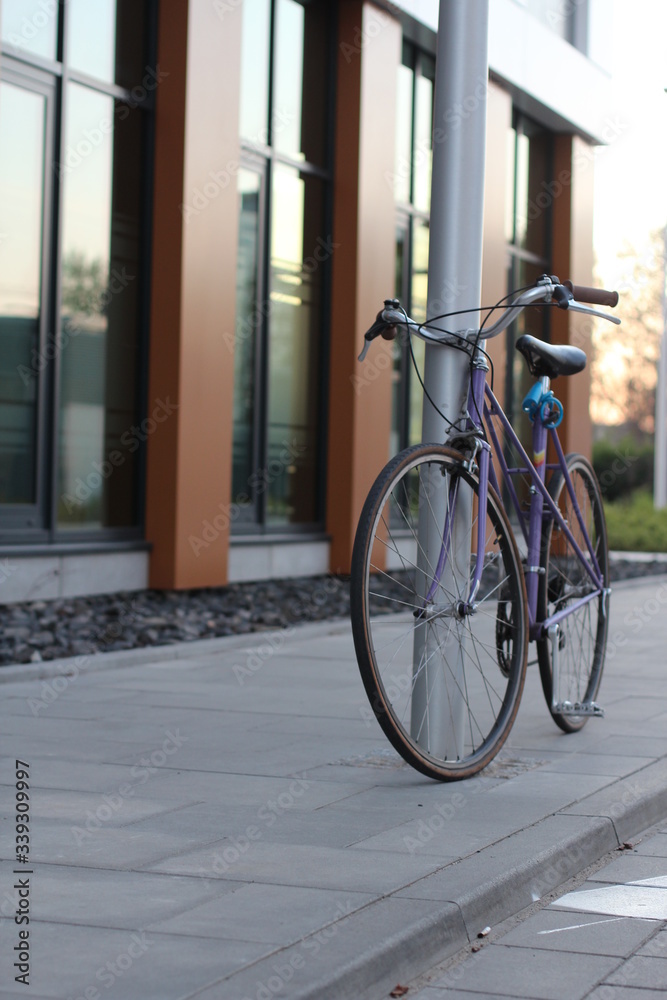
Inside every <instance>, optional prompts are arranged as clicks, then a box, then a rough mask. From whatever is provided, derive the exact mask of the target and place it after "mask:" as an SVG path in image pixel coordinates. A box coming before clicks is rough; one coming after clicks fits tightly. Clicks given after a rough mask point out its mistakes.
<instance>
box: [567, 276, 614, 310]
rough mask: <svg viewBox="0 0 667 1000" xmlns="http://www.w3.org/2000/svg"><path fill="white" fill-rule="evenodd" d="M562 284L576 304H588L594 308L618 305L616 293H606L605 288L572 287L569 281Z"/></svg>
mask: <svg viewBox="0 0 667 1000" xmlns="http://www.w3.org/2000/svg"><path fill="white" fill-rule="evenodd" d="M563 284H564V285H565V287H566V288H569V289H570V291H571V292H572V294H573V295H574V297H575V299H576V300H577V302H588V303H589V304H590V305H594V306H611V307H612V309H613V307H614V306H615V305H617V304H618V292H608V291H607V290H606V288H587V287H586V286H585V285H573V284H572V282H571V281H564V282H563Z"/></svg>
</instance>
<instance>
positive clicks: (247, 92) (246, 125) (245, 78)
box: [239, 0, 271, 144]
mask: <svg viewBox="0 0 667 1000" xmlns="http://www.w3.org/2000/svg"><path fill="white" fill-rule="evenodd" d="M270 32H271V4H270V0H243V33H242V36H241V39H242V41H241V46H242V47H241V108H240V125H239V129H240V132H241V135H242V136H243V138H244V139H249V140H250V141H251V142H261V143H264V144H266V143H267V142H268V141H269V132H268V119H269V110H268V109H269V85H268V82H269V37H270Z"/></svg>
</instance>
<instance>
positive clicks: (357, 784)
mask: <svg viewBox="0 0 667 1000" xmlns="http://www.w3.org/2000/svg"><path fill="white" fill-rule="evenodd" d="M660 585H661V581H660V580H658V579H657V578H651V579H650V580H646V581H633V582H632V583H627V584H624V585H622V586H619V587H616V588H615V592H614V595H613V598H612V612H611V613H612V634H614V632H615V631H616V632H618V633H619V634H621V633H622V634H623V635H624V637H625V638H626V639H627V642H626V643H625V644H620V645H619V644H618V643H617V648H615V650H614V655H612V656H611V657H610V658H609V662H608V664H607V667H606V669H605V676H604V679H603V686H602V693H601V700H602V702H603V703H604V704H606V706H607V708H608V712H607V717H606V718H605V719H604V720H590V722H589V724H588V725H587V726H586V727H585V728H584V729H583V730H582V731H581V732H580V733H578V734H573V735H570V736H566V735H565V734H563V733H561V732H560V730H558V729H557V727H556V726H555V725H554V724H553V722H552V721H551V719H550V717H549V715H548V711H547V709H546V706H545V703H544V699H543V696H542V692H541V686H540V682H539V676H538V673H537V670H536V668H535V667H531V668H530V669H529V676H528V678H527V681H526V689H525V694H524V699H523V703H522V705H521V708H520V711H519V715H518V718H517V722H516V724H515V727H514V729H513V731H512V733H511V734H510V737H509V740H508V742H507V744H506V746H505V748H504V749H503V751H502V752H501V754H500V755H499V757H498V758H497V759H496V760H495V761H494V762H493V763H492V764H491V765H490V766H489V767H488V768H487V769H486V771H485V772H484V773H483V774H481V775H479V776H478V777H476V778H473V779H470V780H468V781H464V782H457V783H453V784H448V785H442V784H439V783H437V782H432V781H430V780H429V779H427V778H425V777H424V776H423V775H420V774H418V773H417V772H415V771H413V770H412V769H411V768H410V767H409V766H408V765H406V764H405V763H404V762H403V761H402V760H401V759H400V758H399V757H398V755H397V754H396V753H395V751H394V750H393V749H392V748H391V747H390V746H389V745H388V744H387V742H386V740H385V739H384V736H383V735H382V733H381V731H380V730H379V727H378V726H377V725H376V723H375V721H374V720H372V719H370V720H369V718H368V704H367V701H366V697H365V694H364V691H363V687H362V684H361V681H360V679H359V675H358V671H357V668H356V664H355V660H354V654H353V646H352V642H351V637H350V629H349V625H348V624H347V623H346V622H340V621H339V622H325V623H320V624H318V625H315V626H313V625H307V626H303V627H299V628H294V629H290V630H289V632H288V633H284V634H281V641H280V643H279V645H278V646H277V647H276V648H277V652H275V653H272V652H271V651H270V647H269V646H267V645H266V643H267V640H266V638H265V637H259V636H257V635H254V636H253V635H250V636H236V637H231V638H230V639H228V640H219V639H217V640H210V641H209V642H196V643H188V644H182V645H181V646H171V647H158V648H156V649H149V650H138V651H134V650H131V651H125V652H123V653H119V654H114V653H110V654H103V655H100V656H96V657H89V658H88V659H87V662H86V664H85V665H82V664H78V665H77V664H76V663H75V662H73V661H71V660H70V661H64V662H53V663H50V664H49V663H42V664H35V665H26V666H25V667H15V668H14V667H11V668H2V669H0V685H1V686H0V690H1V691H2V694H3V699H2V702H1V703H0V714H1V715H2V718H3V721H4V722H6V725H5V726H4V728H3V732H2V736H0V751H2V753H4V754H5V757H4V759H3V761H2V763H0V818H1V819H2V827H1V829H2V832H3V836H4V838H5V839H4V841H2V845H1V846H2V849H1V850H0V921H2V928H1V929H2V932H3V933H2V935H1V936H0V941H3V942H5V943H4V944H3V945H2V946H1V947H0V990H4V992H3V996H5V995H6V996H8V997H9V996H11V994H12V992H13V993H17V987H16V985H15V981H14V978H13V976H12V974H11V961H10V959H11V941H12V935H13V934H14V933H15V929H16V925H14V923H13V920H12V914H13V912H14V911H13V909H12V907H14V908H15V907H16V901H17V897H16V895H15V891H14V888H13V883H14V879H15V878H16V877H17V876H16V875H15V874H14V865H15V861H14V851H13V844H14V841H13V836H12V833H13V826H12V824H13V823H14V820H13V817H14V816H15V811H14V808H13V803H14V791H15V789H14V775H13V762H14V760H15V759H16V758H19V759H21V760H25V761H28V762H29V764H30V783H31V789H30V796H31V802H30V805H31V814H32V816H33V820H32V827H31V838H32V839H31V852H30V857H31V859H33V862H34V863H33V864H32V866H31V869H30V880H31V883H30V884H31V905H33V906H34V911H33V913H32V920H31V925H30V928H31V948H32V949H33V950H32V952H31V955H32V956H33V957H32V958H31V968H32V971H33V976H32V978H31V984H30V995H31V996H35V997H44V998H47V997H48V998H53V997H58V998H59V1000H62V998H63V997H65V998H66V997H69V996H72V997H78V996H82V995H84V994H85V990H86V989H87V988H88V989H92V988H97V989H98V990H100V992H101V995H106V988H105V986H108V983H107V984H105V983H104V982H102V978H101V977H104V976H105V975H107V974H109V975H111V973H109V970H108V969H107V968H106V963H109V962H110V963H112V964H113V963H114V962H115V961H116V960H117V958H118V956H123V955H127V956H129V957H127V958H124V959H122V963H126V962H128V961H130V959H131V961H130V965H128V967H127V970H122V971H123V975H122V976H120V975H116V974H115V973H113V975H114V979H113V980H112V981H111V985H113V996H114V997H119V998H124V997H132V998H133V1000H134V998H136V997H142V998H148V1000H151V998H153V997H156V998H157V997H159V998H160V1000H171V998H172V997H173V998H174V1000H189V998H194V997H201V998H202V1000H255V998H256V997H257V996H262V995H264V996H266V993H267V991H269V993H270V994H271V995H272V996H273V995H275V996H278V997H280V996H285V997H287V996H289V998H290V1000H321V998H322V997H326V998H327V1000H350V998H352V997H354V998H355V1000H379V998H380V997H385V996H386V995H387V993H388V992H389V990H390V989H391V988H392V987H393V986H394V985H396V983H398V982H404V981H406V980H407V979H409V978H410V977H414V976H416V975H418V974H419V973H420V972H422V971H423V970H424V969H426V968H428V967H429V966H430V965H431V964H433V963H435V962H439V961H442V960H443V959H444V958H446V957H447V956H450V955H454V954H455V953H456V952H457V951H458V950H459V949H460V948H461V947H462V946H463V945H465V944H466V943H468V942H469V941H470V940H472V939H474V937H475V935H476V934H477V933H478V931H479V930H480V929H481V928H483V927H484V926H486V925H489V924H490V925H492V926H495V925H496V924H498V923H499V922H500V921H502V920H504V919H505V918H507V917H508V916H510V915H511V914H515V913H517V912H519V911H521V910H522V909H523V908H524V907H527V906H529V905H532V904H533V903H534V901H535V900H539V899H541V898H543V897H544V896H545V894H546V893H548V892H551V891H552V890H553V889H554V888H556V887H557V886H559V885H561V884H562V883H563V882H564V881H566V880H567V879H568V878H570V877H571V876H572V875H574V874H577V873H578V872H580V871H581V870H582V869H583V868H584V867H585V866H586V865H588V864H591V863H593V862H595V861H597V860H598V859H599V858H600V857H602V856H603V855H604V854H605V853H606V852H608V851H610V850H612V849H614V848H616V847H617V846H618V845H619V844H620V843H622V842H623V841H626V840H629V839H631V838H632V836H633V835H635V834H637V833H639V832H640V831H641V830H643V829H644V828H646V827H647V826H648V825H650V823H653V822H657V821H658V820H659V819H662V818H663V817H664V816H667V736H666V735H665V732H666V730H665V725H664V723H665V719H667V697H663V695H662V690H663V672H664V636H663V634H662V631H663V629H662V623H661V622H660V621H659V616H651V615H649V614H648V613H647V614H646V615H644V616H643V617H644V619H645V620H644V621H643V623H641V628H640V629H639V630H637V631H635V630H634V629H633V627H632V625H631V624H629V622H630V621H634V620H635V618H634V617H629V616H632V615H634V616H635V617H636V613H635V612H634V610H633V609H634V608H639V609H640V610H641V609H642V607H644V606H646V607H649V604H648V602H650V601H651V600H652V599H653V597H654V595H655V592H656V588H657V587H658V586H660ZM651 606H652V605H651ZM258 662H259V667H256V668H255V667H254V666H253V665H254V664H257V663H258ZM239 667H243V668H249V667H252V669H251V670H250V676H248V675H247V673H244V672H243V671H239V669H237V668H239ZM176 737H177V738H176ZM169 740H171V743H170V742H169ZM77 828H78V832H77ZM663 841H664V844H663ZM651 850H652V851H653V857H654V859H658V861H659V859H660V858H662V857H663V856H665V857H667V835H662V836H661V837H660V838H659V839H658V840H656V841H655V845H654V847H653V848H652V849H651ZM662 852H664V854H663V853H662ZM648 857H649V855H645V856H644V858H643V860H642V859H641V858H637V859H635V858H633V857H630V856H628V857H625V856H624V857H623V858H619V861H618V864H619V872H621V873H624V872H627V873H629V874H632V873H633V872H634V873H635V874H636V875H637V878H638V879H639V878H642V877H643V874H642V873H644V874H645V873H646V871H647V870H648V869H647V867H646V865H647V858H648ZM2 859H5V860H2ZM20 868H21V869H22V870H23V866H20ZM26 870H27V869H26ZM598 884H600V883H598ZM601 887H603V886H601ZM558 914H559V911H557V910H556V909H554V910H550V911H549V915H548V917H545V920H547V921H552V923H553V924H554V926H551V925H549V924H545V926H544V928H543V930H549V929H552V930H557V929H558V927H557V926H556V924H557V922H558V920H559V919H561V918H560V917H559V915H558ZM578 918H579V919H580V920H585V922H589V923H590V927H588V928H585V929H584V930H583V931H582V938H581V940H587V941H589V942H590V944H591V948H590V949H589V950H587V949H586V948H584V947H583V946H582V947H581V948H580V949H575V957H574V959H573V961H572V963H571V966H570V968H567V967H566V966H563V965H562V963H563V962H564V959H565V955H564V952H565V951H566V949H564V948H561V947H559V946H558V942H557V941H556V939H557V938H558V934H553V935H549V944H548V945H545V946H544V947H541V948H540V949H538V950H541V951H544V952H547V953H548V955H549V959H548V960H549V961H550V962H551V963H552V967H553V969H552V971H553V976H554V982H558V984H559V990H560V992H559V993H558V996H559V997H560V996H568V998H570V997H572V998H574V997H577V996H579V995H583V994H580V993H579V992H578V990H580V989H581V988H583V984H591V983H592V987H591V986H590V985H589V986H588V987H587V988H589V989H590V988H594V987H595V984H596V983H597V982H600V981H601V980H602V979H605V978H607V982H608V983H609V985H608V986H607V989H610V990H615V991H619V990H627V989H628V988H632V989H634V988H635V987H636V986H637V985H638V983H637V982H634V981H633V982H632V983H630V984H627V983H626V984H622V983H620V982H614V983H612V981H611V980H610V979H609V976H610V975H611V974H612V972H613V969H614V968H615V966H614V964H613V963H614V962H616V964H618V962H619V961H622V960H624V956H625V955H626V951H624V949H627V948H628V947H630V948H633V947H635V946H640V945H641V943H642V937H641V935H642V933H643V930H641V928H640V929H639V930H637V927H638V924H636V923H635V924H633V928H634V929H633V930H632V932H631V933H630V932H628V933H627V934H625V936H624V932H623V922H622V921H621V922H620V924H619V927H618V930H617V932H615V938H614V940H613V942H612V944H606V945H604V947H603V946H602V945H599V946H595V942H596V941H597V940H598V938H597V935H598V931H597V930H596V929H595V925H594V922H593V921H591V920H590V917H589V916H588V915H585V914H579V915H578ZM133 934H134V935H138V936H139V940H140V941H141V940H142V939H141V937H140V936H141V934H145V935H148V936H149V938H150V940H151V945H150V947H148V948H147V949H146V950H145V952H141V950H140V945H139V944H137V942H136V941H135V944H134V951H136V952H137V955H136V957H133V956H132V954H131V953H130V952H129V951H128V949H129V948H130V946H131V945H132V940H133V939H132V935H133ZM587 936H588V937H587ZM605 948H606V951H605ZM534 950H535V949H534V947H531V946H530V943H529V941H528V940H526V941H522V940H520V939H519V938H517V939H516V940H510V941H509V942H508V943H507V944H505V945H503V953H505V952H506V953H507V958H505V959H503V961H505V962H506V963H507V970H508V975H509V969H510V967H511V966H512V957H513V960H514V962H516V961H518V959H519V958H521V954H523V953H525V954H524V957H525V955H528V956H529V955H530V954H531V952H532V951H534ZM639 957H640V958H641V959H642V960H643V959H646V960H647V961H646V962H643V963H642V966H641V968H642V969H644V968H645V973H644V974H643V975H644V978H643V979H642V989H643V994H644V995H643V1000H647V997H648V995H649V992H650V991H651V990H653V989H654V983H657V982H662V980H661V979H660V976H661V975H662V971H661V970H662V966H661V965H660V964H658V965H656V964H655V963H656V961H657V962H658V963H660V962H662V961H666V964H667V960H664V959H661V958H656V954H655V953H654V952H653V953H647V954H642V955H640V956H639ZM486 961H487V960H486V959H485V962H486ZM531 961H532V959H528V962H529V963H530V962H531ZM610 963H611V965H610ZM478 968H479V969H480V971H479V972H477V973H476V974H475V975H476V976H477V977H478V978H474V979H473V978H470V979H469V980H468V981H466V982H465V983H458V982H450V983H449V984H448V985H447V984H444V985H443V984H442V983H433V984H431V985H430V986H429V987H428V988H427V990H426V992H425V998H426V997H427V996H428V998H429V1000H431V998H432V1000H436V998H437V997H439V996H443V995H444V994H445V993H446V995H447V996H448V997H455V996H457V995H460V996H467V997H468V1000H470V998H472V997H476V998H477V1000H481V998H483V997H484V996H485V995H488V996H494V997H497V996H499V995H515V996H529V995H531V994H528V993H520V992H515V993H514V994H511V993H510V994H508V993H503V992H502V989H506V986H505V985H503V984H504V983H506V982H507V981H508V980H507V978H505V979H503V978H502V977H501V978H500V979H492V978H488V979H486V978H485V976H486V975H487V973H486V972H485V971H484V970H483V969H482V967H481V965H480V966H479V967H478ZM100 970H101V971H100ZM489 975H490V974H489ZM595 976H597V977H598V978H597V979H595ZM471 984H474V986H472V985H471ZM570 984H572V988H570ZM577 984H578V985H577ZM501 987H502V989H501ZM108 988H109V989H110V986H108ZM540 988H542V987H540ZM550 989H551V987H550V986H549V985H544V987H543V992H542V993H539V994H538V995H539V997H544V998H546V997H549V996H551V995H552V993H551V992H549V990H550ZM18 995H25V994H22V993H21V991H20V990H18ZM618 996H619V1000H623V996H622V995H621V993H619V994H618ZM628 996H629V994H628Z"/></svg>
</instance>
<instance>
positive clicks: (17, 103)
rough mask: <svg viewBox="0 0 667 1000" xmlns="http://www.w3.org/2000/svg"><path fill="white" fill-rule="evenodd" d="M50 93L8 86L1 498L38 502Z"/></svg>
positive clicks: (3, 145)
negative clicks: (47, 96) (46, 123)
mask: <svg viewBox="0 0 667 1000" xmlns="http://www.w3.org/2000/svg"><path fill="white" fill-rule="evenodd" d="M45 105H46V100H45V98H44V97H43V96H42V95H41V94H35V93H30V92H29V91H25V90H21V89H19V88H18V87H13V86H11V85H10V84H8V83H3V84H2V85H0V149H1V150H2V156H0V219H1V223H0V226H1V229H2V232H1V234H0V503H5V504H7V503H13V504H18V503H21V504H23V503H34V502H35V476H36V424H37V413H36V410H37V387H38V378H39V370H40V366H39V353H40V352H39V346H40V345H39V321H40V298H41V283H42V266H41V254H42V211H43V185H44V114H45Z"/></svg>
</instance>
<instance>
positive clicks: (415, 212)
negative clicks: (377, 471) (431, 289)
mask: <svg viewBox="0 0 667 1000" xmlns="http://www.w3.org/2000/svg"><path fill="white" fill-rule="evenodd" d="M434 39H435V36H434ZM425 60H429V61H430V62H434V60H435V48H433V51H429V50H428V49H425V48H422V47H420V46H418V45H417V44H415V43H414V42H412V41H411V40H408V39H406V38H404V40H403V52H402V61H401V65H403V66H407V67H408V68H409V69H410V70H411V71H412V73H413V79H412V100H411V112H410V114H411V122H410V149H411V151H412V158H411V167H410V184H409V190H410V195H409V199H410V200H409V202H399V201H397V202H396V208H395V211H396V231H398V230H399V228H402V229H403V232H404V234H405V240H404V244H403V245H404V254H403V273H402V275H401V282H400V284H401V287H400V288H399V287H396V289H395V293H396V295H397V297H398V298H399V299H400V301H401V303H402V305H403V306H404V308H405V310H406V312H407V313H408V315H412V312H413V301H412V298H413V296H412V277H413V270H414V230H415V222H416V221H419V222H425V223H426V224H427V225H428V224H429V221H430V211H425V210H423V209H420V208H417V206H416V205H415V203H414V197H415V173H416V171H415V164H414V150H415V137H416V129H417V114H416V103H417V86H418V82H417V81H418V79H419V77H420V76H422V75H424V74H423V67H424V62H425ZM395 344H396V346H395V348H394V368H393V377H394V378H395V379H396V380H397V383H398V391H397V394H396V397H397V402H398V412H397V413H392V433H393V432H394V431H396V438H397V451H402V450H403V449H404V448H406V447H407V446H408V445H409V444H410V443H411V442H410V406H411V399H412V392H413V390H414V385H413V379H412V371H413V367H412V359H411V357H410V351H409V347H408V344H407V342H406V341H405V340H404V338H400V339H398V340H396V341H395ZM419 391H420V393H421V391H422V390H421V388H420V389H419Z"/></svg>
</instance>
